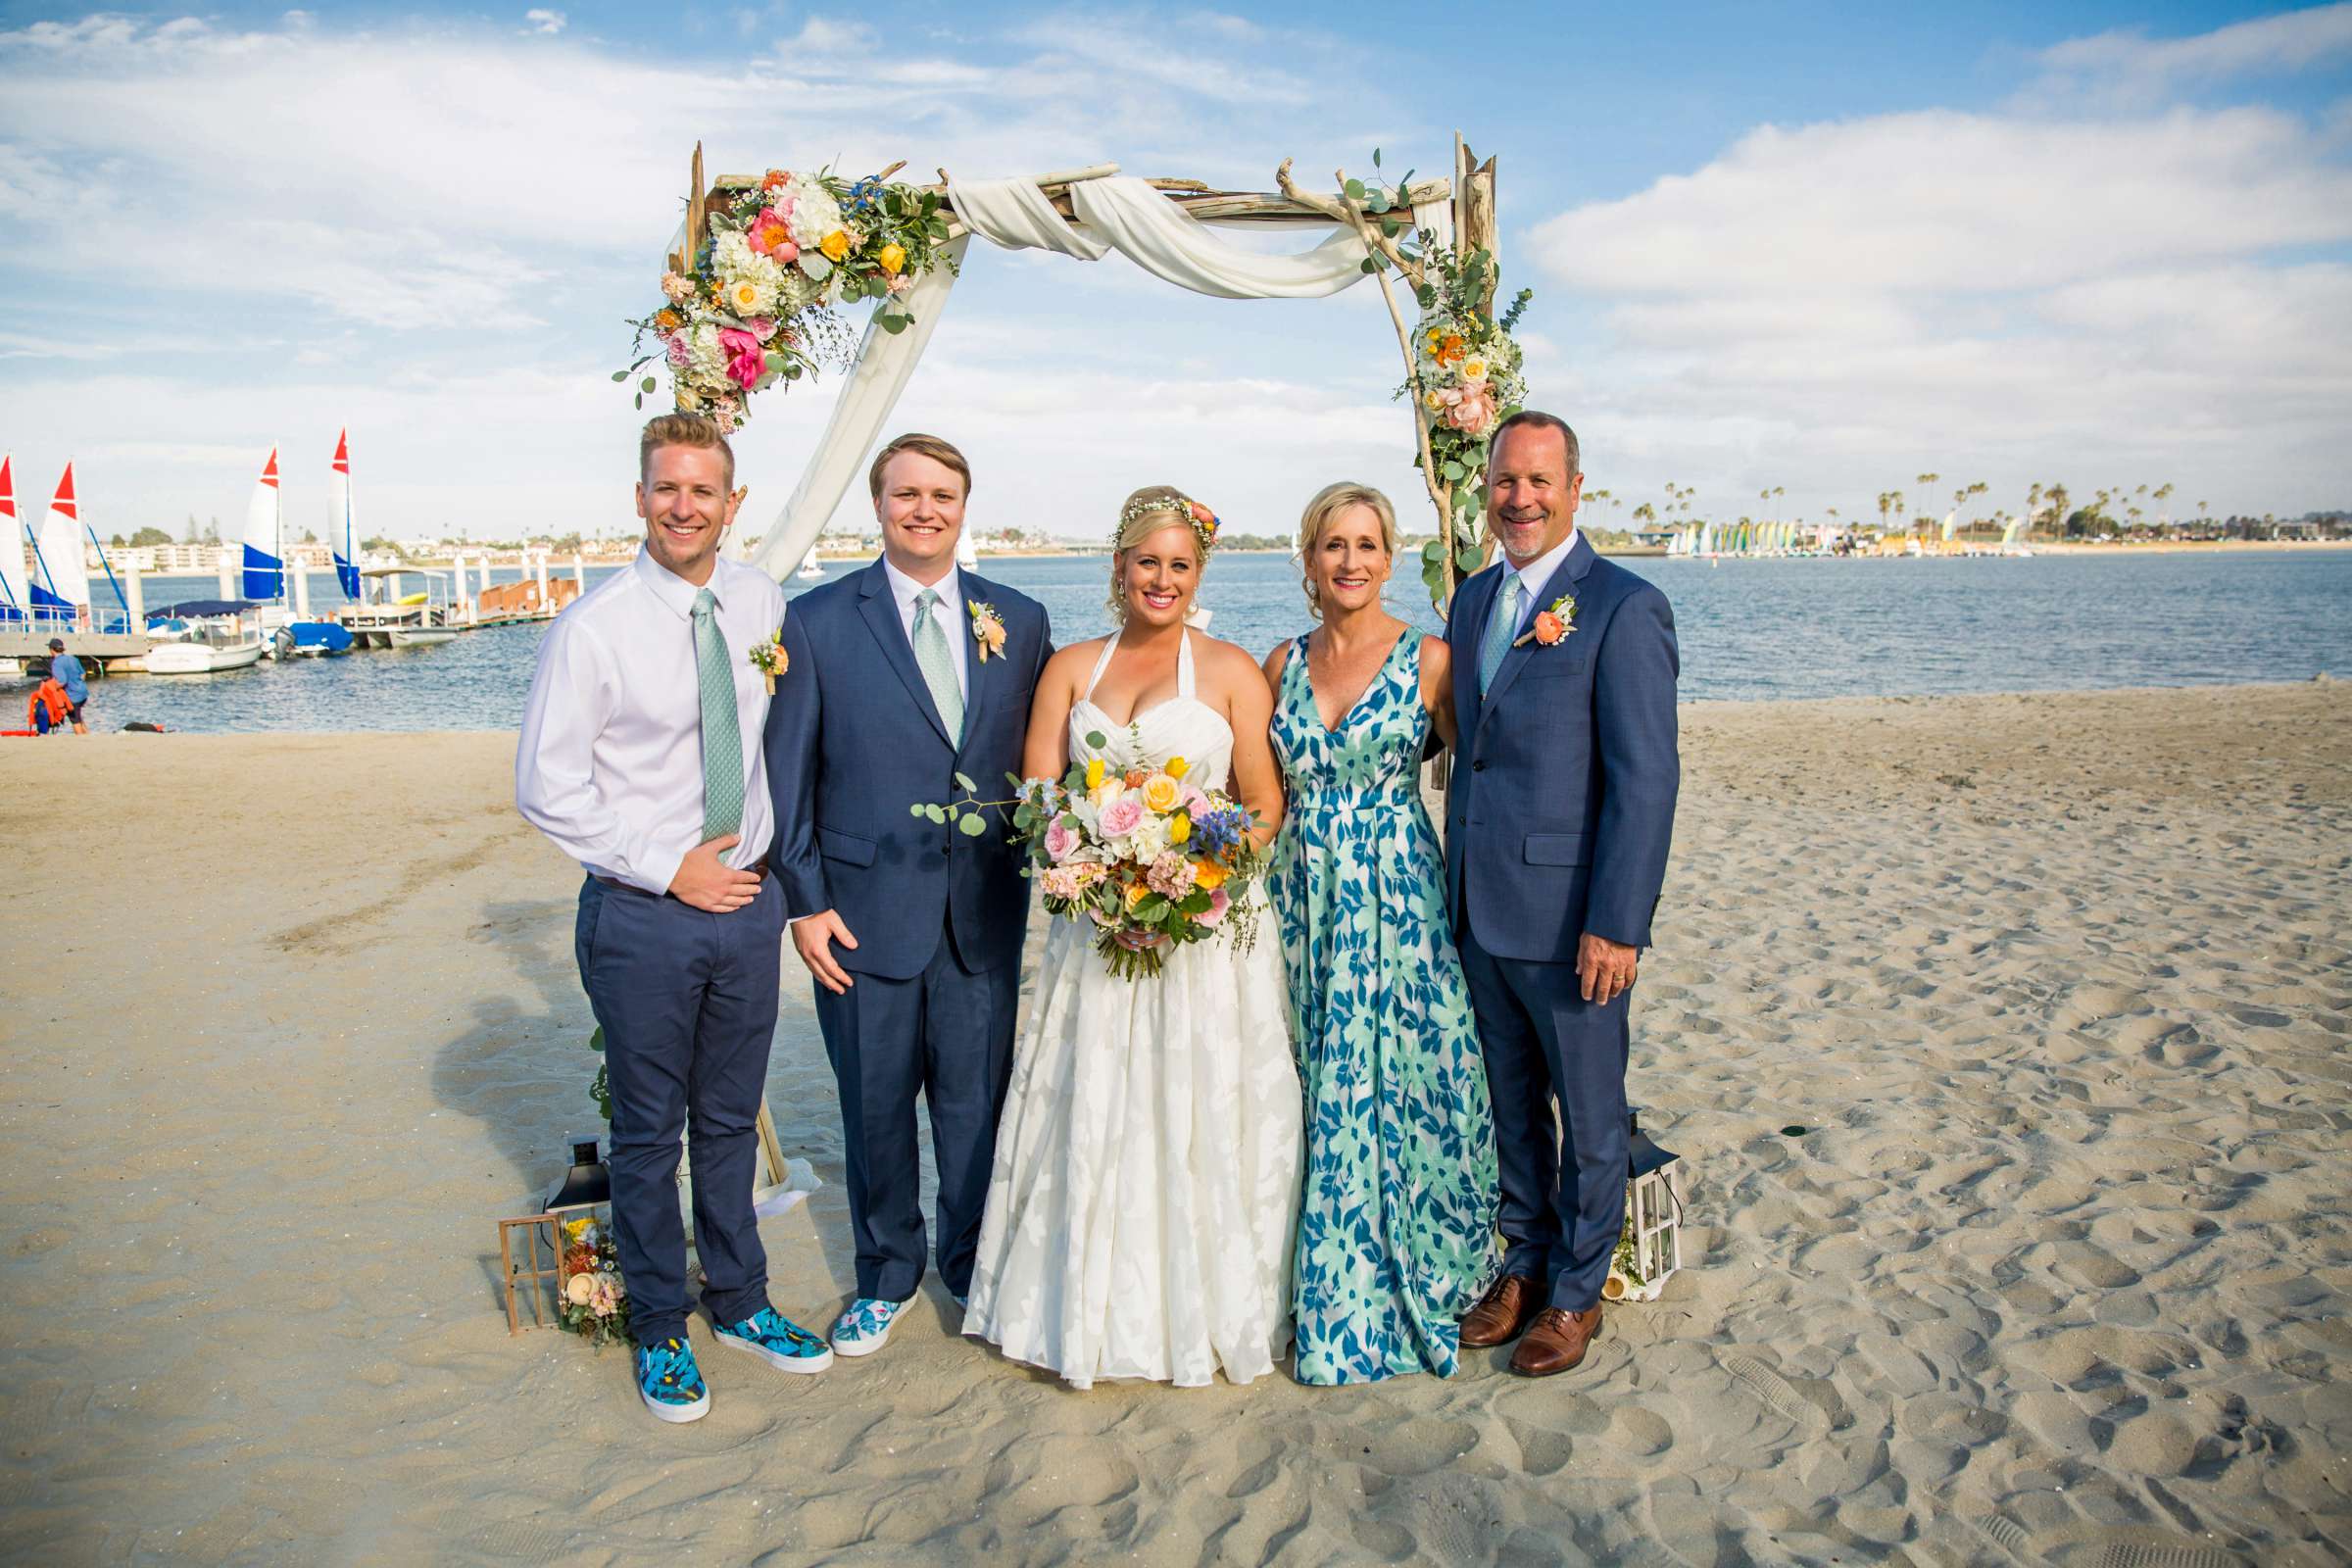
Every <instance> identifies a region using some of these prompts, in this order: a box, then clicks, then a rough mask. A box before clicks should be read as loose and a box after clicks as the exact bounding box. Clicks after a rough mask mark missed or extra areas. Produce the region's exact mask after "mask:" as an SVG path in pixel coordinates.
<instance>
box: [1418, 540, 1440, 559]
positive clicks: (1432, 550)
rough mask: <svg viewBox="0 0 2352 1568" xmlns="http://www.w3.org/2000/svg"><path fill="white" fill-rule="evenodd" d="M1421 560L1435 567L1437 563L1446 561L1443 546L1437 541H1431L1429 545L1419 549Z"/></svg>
mask: <svg viewBox="0 0 2352 1568" xmlns="http://www.w3.org/2000/svg"><path fill="white" fill-rule="evenodd" d="M1421 559H1422V560H1423V561H1425V562H1427V563H1429V564H1431V565H1436V564H1438V563H1440V562H1442V561H1444V560H1445V559H1446V546H1445V544H1444V543H1443V542H1441V541H1439V540H1436V539H1432V540H1431V541H1430V542H1429V543H1427V544H1425V545H1423V546H1422V547H1421Z"/></svg>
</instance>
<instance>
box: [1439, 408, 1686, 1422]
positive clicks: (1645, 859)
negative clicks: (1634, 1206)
mask: <svg viewBox="0 0 2352 1568" xmlns="http://www.w3.org/2000/svg"><path fill="white" fill-rule="evenodd" d="M1584 482H1585V481H1584V471H1583V466H1582V464H1581V462H1580V454H1579V452H1578V449H1577V440H1576V432H1575V431H1573V430H1571V429H1569V428H1568V426H1567V425H1566V424H1565V423H1563V422H1562V421H1561V420H1559V419H1557V418H1554V417H1552V416H1550V415H1548V414H1538V413H1536V412H1534V411H1532V410H1530V411H1528V412H1526V413H1522V414H1517V415H1514V416H1512V417H1510V418H1509V419H1506V420H1504V421H1503V423H1502V424H1501V426H1500V427H1499V428H1497V429H1496V430H1495V439H1494V442H1493V445H1492V447H1491V449H1490V453H1489V464H1488V473H1487V495H1488V501H1487V520H1488V523H1489V525H1490V526H1491V527H1492V528H1493V529H1494V532H1495V538H1496V539H1497V540H1498V541H1500V543H1501V545H1502V559H1501V560H1500V561H1497V562H1496V563H1495V564H1493V565H1491V566H1489V567H1488V568H1486V569H1485V570H1483V571H1481V572H1478V573H1477V574H1476V575H1474V576H1472V577H1471V578H1470V579H1469V580H1468V581H1466V582H1464V583H1463V584H1462V586H1461V589H1460V591H1459V592H1458V593H1456V594H1455V596H1454V601H1453V610H1452V614H1451V616H1450V618H1449V620H1448V622H1447V631H1446V637H1447V641H1448V643H1449V644H1450V645H1451V647H1452V650H1453V679H1454V711H1455V712H1456V713H1457V714H1458V715H1459V717H1460V740H1459V742H1458V761H1457V765H1456V771H1455V773H1454V780H1453V788H1452V793H1451V796H1450V799H1449V800H1448V803H1447V808H1446V882H1447V895H1448V899H1449V902H1450V906H1451V909H1452V915H1453V926H1454V936H1455V940H1456V941H1457V943H1458V944H1459V946H1460V949H1461V955H1462V970H1463V973H1464V976H1465V977H1466V978H1467V979H1468V981H1469V983H1470V999H1471V1005H1472V1006H1473V1007H1474V1008H1475V1010H1476V1012H1477V1014H1478V1030H1479V1038H1480V1042H1481V1044H1482V1046H1483V1047H1484V1049H1485V1053H1486V1058H1487V1082H1488V1086H1489V1088H1490V1089H1491V1090H1492V1092H1493V1099H1494V1103H1495V1150H1496V1153H1497V1155H1498V1156H1499V1159H1498V1163H1499V1165H1500V1172H1501V1178H1502V1205H1501V1217H1500V1226H1501V1230H1502V1236H1503V1243H1504V1250H1503V1259H1502V1274H1501V1277H1500V1278H1499V1279H1497V1280H1496V1281H1495V1286H1494V1288H1493V1289H1492V1290H1490V1291H1489V1292H1488V1293H1487V1296H1486V1299H1484V1300H1482V1301H1480V1302H1479V1304H1478V1305H1477V1306H1476V1307H1474V1308H1473V1309H1472V1310H1471V1312H1470V1313H1469V1315H1468V1316H1467V1317H1465V1318H1464V1319H1463V1320H1462V1341H1461V1343H1462V1345H1463V1347H1464V1348H1473V1347H1481V1346H1497V1345H1504V1344H1508V1343H1509V1342H1510V1341H1512V1340H1518V1341H1519V1345H1518V1347H1517V1348H1516V1349H1514V1350H1513V1352H1512V1354H1511V1369H1512V1370H1513V1371H1514V1372H1519V1373H1523V1374H1526V1375H1528V1376H1530V1377H1548V1376H1550V1375H1552V1374H1553V1373H1557V1372H1565V1371H1567V1370H1569V1369H1570V1368H1571V1367H1574V1366H1576V1365H1577V1364H1578V1363H1579V1362H1581V1361H1582V1360H1583V1359H1584V1356H1585V1349H1586V1347H1587V1346H1589V1345H1590V1344H1591V1343H1592V1341H1593V1336H1594V1335H1596V1334H1597V1333H1599V1331H1600V1290H1601V1285H1602V1283H1603V1282H1604V1281H1605V1280H1606V1279H1607V1277H1608V1271H1609V1258H1610V1256H1611V1254H1612V1253H1613V1252H1614V1251H1615V1250H1616V1246H1617V1239H1618V1236H1619V1233H1620V1232H1621V1230H1622V1229H1623V1226H1624V1219H1625V1184H1626V1177H1627V1152H1626V1134H1627V1128H1626V1102H1625V1063H1626V1054H1627V1048H1628V1046H1629V1044H1630V1041H1631V1038H1632V1036H1631V1031H1630V1029H1629V1026H1628V1021H1627V1010H1628V1005H1629V1003H1628V996H1627V994H1628V992H1629V991H1630V990H1631V989H1632V987H1633V984H1634V974H1635V969H1636V966H1637V963H1638V960H1639V958H1640V956H1641V951H1642V949H1643V948H1645V947H1647V946H1648V945H1649V940H1650V918H1651V915H1652V914H1653V912H1654V911H1655V909H1656V906H1657V901H1658V889H1659V886H1660V884H1661V883H1662V882H1663V880H1664V878H1665V874H1666V849H1667V842H1668V839H1669V838H1670V836H1671V835H1672V832H1673V828H1674V800H1675V793H1676V790H1677V789H1678V788H1679V786H1680V782H1681V774H1682V769H1681V763H1680V760H1679V759H1678V757H1677V755H1676V746H1675V715H1674V685H1675V677H1676V675H1677V673H1678V670H1679V667H1680V666H1679V661H1678V658H1677V655H1676V651H1675V642H1674V613H1673V612H1672V611H1671V610H1670V609H1668V608H1667V604H1666V596H1665V595H1664V594H1662V593H1660V592H1658V590H1657V589H1656V588H1654V587H1652V586H1651V585H1650V584H1649V583H1648V582H1646V581H1644V580H1643V579H1642V578H1641V577H1639V576H1637V575H1635V574H1634V573H1633V572H1630V571H1627V570H1626V569H1625V568H1623V567H1621V566H1618V565H1616V564H1612V563H1610V562H1606V561H1603V560H1601V559H1600V558H1599V556H1597V555H1596V554H1594V553H1593V547H1592V545H1591V544H1590V543H1589V542H1587V541H1586V540H1585V538H1584V537H1583V536H1582V535H1581V534H1580V533H1578V531H1577V528H1576V509H1577V504H1578V502H1579V500H1580V499H1581V498H1582V496H1583V493H1584ZM1555 1107H1556V1109H1557V1112H1558V1122H1557V1126H1556V1130H1555V1125H1554V1121H1553V1112H1554V1109H1555Z"/></svg>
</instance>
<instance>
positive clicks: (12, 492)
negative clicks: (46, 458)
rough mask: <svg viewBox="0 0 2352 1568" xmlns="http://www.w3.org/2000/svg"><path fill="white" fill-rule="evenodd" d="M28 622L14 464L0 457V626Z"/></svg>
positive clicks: (27, 579) (29, 591) (29, 613)
mask: <svg viewBox="0 0 2352 1568" xmlns="http://www.w3.org/2000/svg"><path fill="white" fill-rule="evenodd" d="M31 618H32V579H31V578H30V577H29V576H27V575H26V574H25V524H24V522H23V521H22V520H20V519H19V518H18V516H17V478H16V468H15V460H14V459H12V458H10V457H8V456H7V455H6V454H4V453H0V622H5V623H14V622H20V621H26V620H30V619H31Z"/></svg>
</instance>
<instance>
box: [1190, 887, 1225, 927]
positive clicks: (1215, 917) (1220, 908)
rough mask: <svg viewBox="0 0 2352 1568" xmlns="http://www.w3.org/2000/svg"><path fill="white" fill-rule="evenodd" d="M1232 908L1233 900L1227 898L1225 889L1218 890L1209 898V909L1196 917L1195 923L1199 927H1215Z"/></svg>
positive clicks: (1194, 917)
mask: <svg viewBox="0 0 2352 1568" xmlns="http://www.w3.org/2000/svg"><path fill="white" fill-rule="evenodd" d="M1232 907H1233V900H1232V899H1231V898H1229V897H1227V896H1226V893H1225V890H1224V889H1223V888H1218V889H1217V890H1216V891H1215V892H1213V893H1211V894H1210V895H1209V896H1208V907H1207V908H1205V909H1203V910H1201V912H1200V913H1199V914H1196V915H1194V916H1193V921H1194V923H1195V924H1197V925H1209V926H1213V925H1215V924H1216V923H1217V922H1218V921H1219V920H1222V919H1224V918H1225V911H1226V910H1227V909H1230V908H1232Z"/></svg>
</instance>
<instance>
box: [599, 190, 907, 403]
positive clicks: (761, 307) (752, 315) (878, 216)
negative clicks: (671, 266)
mask: <svg viewBox="0 0 2352 1568" xmlns="http://www.w3.org/2000/svg"><path fill="white" fill-rule="evenodd" d="M706 224H707V227H708V230H709V232H708V233H707V234H705V235H703V236H701V237H700V240H699V243H696V248H695V252H694V254H693V255H692V256H691V257H689V258H687V270H685V271H683V272H675V271H672V272H664V273H663V274H662V305H661V306H660V307H659V308H657V309H656V310H655V311H653V312H652V314H650V315H648V316H645V317H643V318H640V319H636V320H633V321H631V322H630V323H629V324H630V325H631V326H633V327H635V328H636V329H637V331H636V337H635V338H634V340H633V341H632V342H631V344H630V352H631V353H633V354H635V355H636V356H637V357H636V359H635V360H634V361H633V362H632V363H631V364H630V366H629V368H627V369H625V370H615V371H614V372H613V380H615V381H626V380H628V379H629V378H630V377H631V376H639V377H640V379H639V381H638V387H637V406H638V407H639V408H643V407H644V406H645V396H646V394H647V393H649V392H652V391H654V390H655V389H656V387H657V385H658V384H659V383H658V382H657V380H656V378H655V376H654V375H653V374H652V373H650V372H648V371H647V367H648V366H649V365H652V364H654V363H655V362H657V361H658V362H660V364H661V365H662V366H663V367H665V368H667V369H668V371H669V378H670V386H671V390H672V392H673V393H674V395H675V398H676V402H677V407H678V410H679V412H681V413H685V414H707V415H709V416H711V417H712V418H714V419H716V420H717V421H718V423H719V425H720V427H721V428H722V429H726V430H730V431H732V430H733V429H735V428H736V427H737V426H738V425H740V424H742V423H743V422H744V420H745V419H747V418H748V417H750V406H751V396H752V394H753V393H755V392H764V391H765V390H767V389H768V388H769V387H771V386H773V385H775V384H776V383H777V382H778V381H780V380H781V381H797V380H799V379H800V378H801V377H803V376H804V375H812V374H814V372H815V371H816V369H817V368H819V367H820V366H822V365H834V366H843V365H847V364H848V363H849V361H850V357H851V355H852V353H853V352H854V350H855V344H856V339H855V335H854V334H853V333H852V332H851V330H850V328H849V326H848V325H847V323H845V322H844V321H843V320H842V319H841V318H840V317H839V316H838V315H837V314H836V310H837V308H838V307H840V306H843V305H852V304H856V303H858V301H861V300H878V301H881V302H882V304H881V307H880V311H881V314H880V315H879V316H877V317H876V321H877V322H878V324H880V325H881V326H882V328H883V329H884V330H885V331H890V332H903V331H905V330H906V329H907V324H908V323H909V322H910V321H911V320H912V318H911V317H909V316H907V314H906V312H905V311H904V310H900V309H896V308H894V307H893V306H892V305H891V303H890V302H891V301H892V300H893V299H894V298H895V297H896V296H898V295H900V294H903V293H905V292H906V291H907V289H908V288H909V287H911V286H912V285H913V283H914V280H915V279H916V278H918V277H920V276H922V275H923V274H924V273H925V272H927V271H929V270H932V269H933V268H936V267H941V266H947V265H952V264H951V263H950V262H949V261H948V258H947V256H946V255H945V253H944V249H943V247H944V246H945V245H946V243H947V239H948V223H947V220H946V219H945V218H943V217H941V216H940V193H939V192H937V191H935V190H925V189H922V188H919V187H916V186H912V185H899V184H886V183H885V182H884V181H883V179H882V178H881V177H880V176H879V175H875V176H871V177H868V178H865V179H860V180H856V181H849V180H844V179H842V178H840V177H839V176H837V175H835V174H833V173H832V172H830V171H828V170H823V169H819V170H817V171H815V172H802V173H795V172H791V171H789V170H782V169H771V170H769V171H768V172H766V173H765V174H764V175H762V176H761V177H760V181H759V183H757V184H755V185H748V186H745V187H743V188H742V189H739V190H731V191H730V190H727V189H720V190H716V191H713V192H712V193H711V198H710V202H709V205H708V207H707V209H706ZM691 240H692V237H691V236H690V241H691ZM649 339H650V340H651V342H650V344H649V341H648V340H649Z"/></svg>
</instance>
